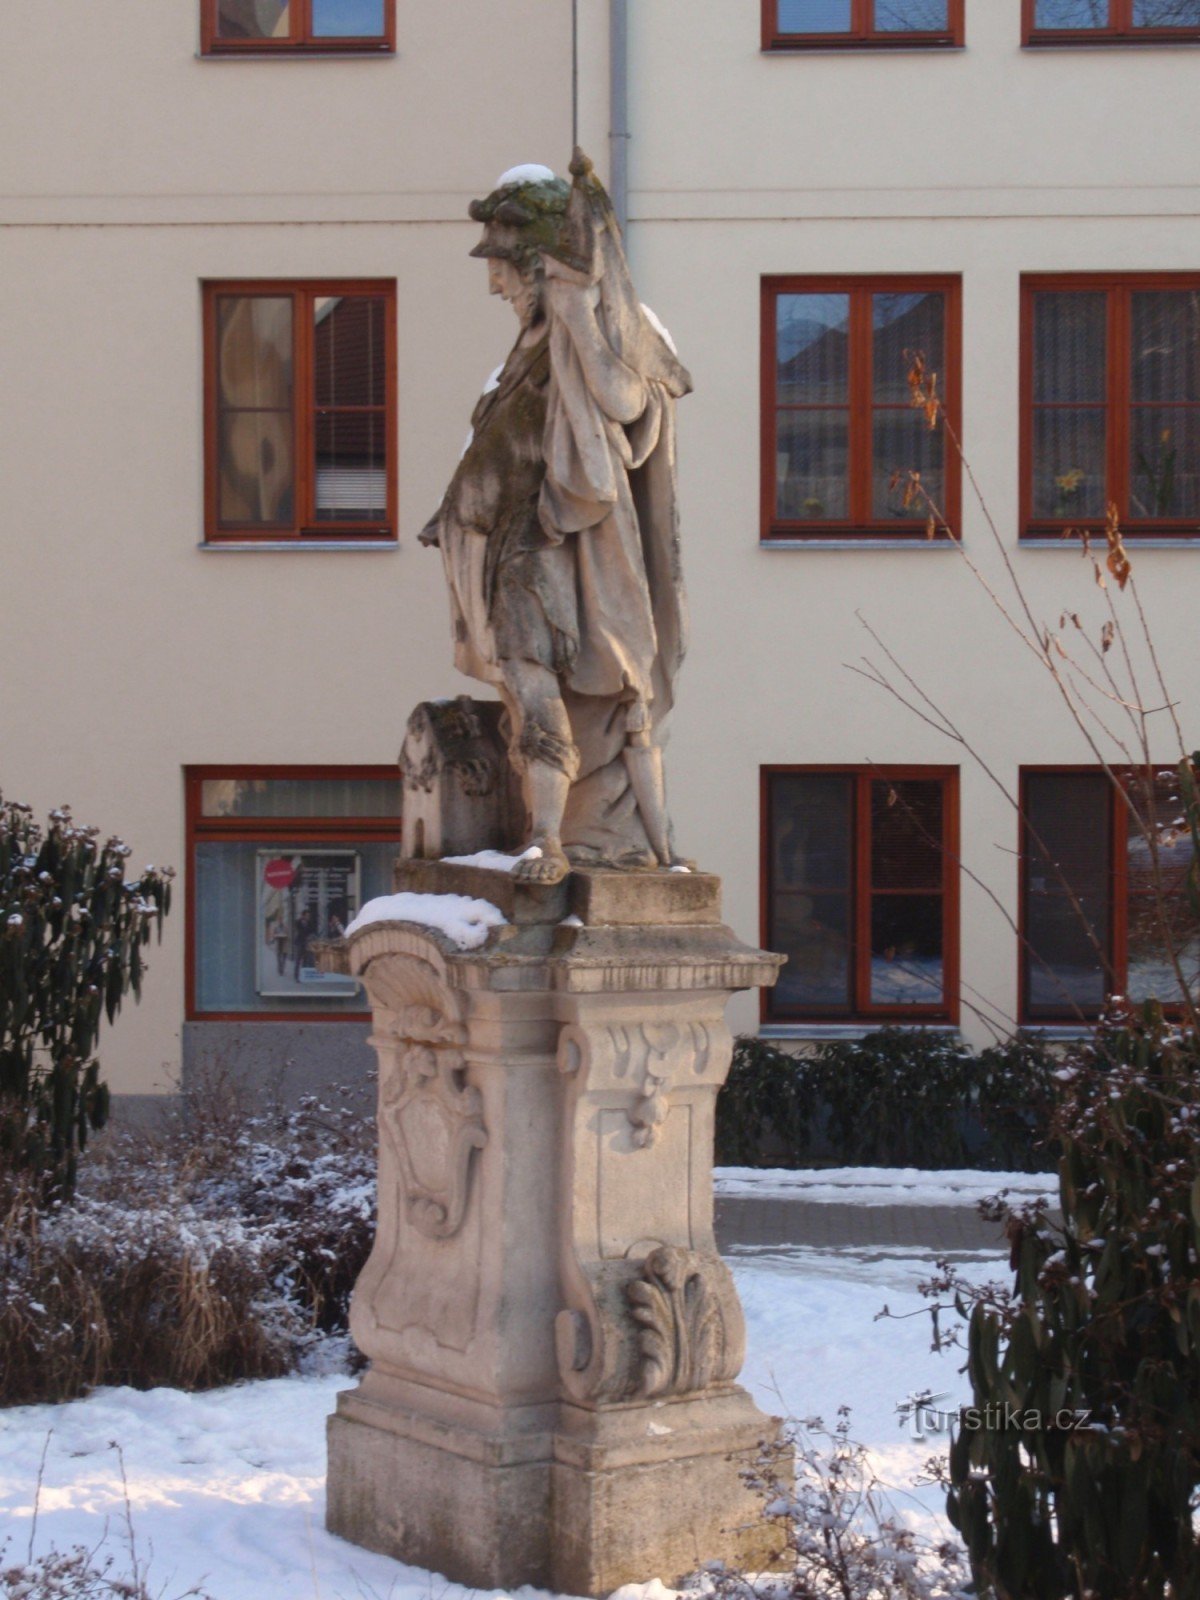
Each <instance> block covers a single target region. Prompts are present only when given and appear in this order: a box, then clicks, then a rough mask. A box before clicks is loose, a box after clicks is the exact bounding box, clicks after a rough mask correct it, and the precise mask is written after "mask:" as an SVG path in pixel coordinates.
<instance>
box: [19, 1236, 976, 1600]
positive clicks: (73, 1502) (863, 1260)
mask: <svg viewBox="0 0 1200 1600" xmlns="http://www.w3.org/2000/svg"><path fill="white" fill-rule="evenodd" d="M729 1259H730V1261H731V1265H732V1266H733V1270H734V1273H735V1276H736V1278H737V1283H738V1288H739V1290H740V1292H741V1296H742V1300H743V1303H744V1305H745V1309H746V1319H747V1326H748V1336H749V1337H748V1344H749V1351H748V1356H747V1361H746V1366H745V1370H744V1373H743V1381H744V1382H745V1383H746V1384H747V1386H748V1387H749V1388H750V1390H751V1392H752V1393H753V1394H754V1396H755V1398H756V1399H757V1400H758V1402H759V1403H760V1405H762V1406H763V1407H764V1408H765V1409H767V1410H770V1411H772V1412H774V1413H776V1414H784V1415H791V1416H793V1417H805V1416H809V1415H812V1414H814V1413H816V1414H820V1415H822V1416H823V1417H824V1418H825V1420H826V1422H827V1423H829V1424H830V1426H832V1425H833V1424H834V1422H835V1421H836V1415H837V1408H838V1406H839V1405H841V1404H843V1403H844V1404H848V1405H850V1406H851V1407H852V1408H853V1430H852V1431H853V1434H854V1436H855V1437H856V1438H858V1439H861V1440H862V1441H863V1442H864V1443H866V1444H867V1445H868V1446H869V1447H870V1450H871V1454H872V1458H873V1461H874V1463H875V1466H876V1469H877V1471H878V1473H879V1475H880V1477H881V1478H882V1479H883V1480H884V1481H885V1482H886V1483H887V1484H888V1485H889V1486H891V1487H892V1488H893V1490H894V1493H893V1503H894V1505H895V1507H896V1509H897V1510H899V1511H901V1512H903V1513H905V1514H906V1515H907V1516H908V1517H909V1518H911V1519H912V1520H913V1521H914V1522H916V1523H920V1524H922V1525H923V1526H924V1527H925V1528H926V1529H927V1530H928V1531H933V1530H932V1524H933V1523H934V1521H935V1519H937V1518H938V1517H939V1516H940V1509H941V1503H942V1495H941V1491H940V1490H937V1489H928V1488H927V1489H924V1490H920V1491H917V1492H913V1491H912V1490H911V1488H910V1485H911V1483H912V1480H913V1478H914V1477H915V1476H916V1475H917V1473H918V1472H919V1470H920V1468H921V1466H922V1465H923V1464H924V1462H925V1461H926V1460H927V1459H928V1457H929V1456H930V1455H931V1454H933V1453H934V1452H935V1451H940V1450H942V1449H944V1445H945V1440H944V1437H943V1438H942V1439H939V1438H938V1437H937V1436H936V1435H933V1434H931V1435H930V1436H929V1438H928V1439H927V1440H925V1441H921V1440H917V1439H913V1438H912V1437H911V1436H910V1432H911V1430H910V1427H909V1425H907V1424H904V1423H903V1422H902V1421H901V1420H900V1419H899V1418H898V1417H897V1414H896V1407H897V1406H898V1405H899V1404H900V1403H901V1402H903V1401H904V1400H905V1398H906V1397H907V1396H909V1395H910V1394H912V1393H914V1392H920V1391H930V1392H932V1393H933V1394H936V1395H944V1396H945V1397H946V1398H945V1400H944V1402H942V1404H943V1405H944V1408H945V1409H946V1410H953V1409H954V1407H955V1406H956V1405H957V1403H958V1402H959V1401H960V1400H963V1399H964V1398H965V1397H966V1380H965V1378H964V1377H962V1376H960V1374H959V1372H958V1368H959V1366H960V1364H961V1359H960V1358H959V1357H957V1356H956V1355H955V1354H954V1353H953V1352H951V1353H949V1354H945V1355H940V1356H939V1355H934V1354H932V1353H931V1351H930V1349H929V1319H928V1317H927V1316H925V1315H923V1314H922V1315H914V1316H909V1317H907V1318H906V1319H905V1320H900V1321H897V1320H887V1321H876V1320H875V1317H876V1314H877V1313H878V1312H879V1311H880V1310H881V1308H882V1307H883V1306H884V1305H885V1304H887V1305H888V1306H889V1307H890V1310H891V1311H892V1313H893V1314H894V1315H895V1314H903V1313H910V1312H919V1311H920V1308H921V1307H922V1305H923V1302H922V1300H921V1298H920V1296H919V1295H918V1293H917V1284H918V1282H919V1281H920V1280H921V1279H922V1278H924V1277H926V1276H928V1275H929V1271H930V1266H931V1262H930V1257H929V1255H928V1254H924V1255H923V1254H921V1253H920V1252H917V1251H912V1250H896V1249H892V1250H876V1249H862V1250H851V1249H845V1250H838V1251H819V1250H814V1249H807V1248H804V1247H801V1246H795V1247H788V1248H787V1249H769V1250H761V1249H756V1250H752V1249H748V1248H747V1249H743V1250H734V1251H733V1252H732V1253H731V1255H730V1258H729ZM965 1269H966V1270H967V1271H968V1272H969V1273H970V1274H971V1275H972V1276H978V1277H979V1278H981V1279H982V1278H987V1277H996V1276H1000V1275H1001V1273H1002V1268H1001V1263H1000V1260H999V1258H998V1257H997V1256H994V1255H986V1256H985V1255H980V1256H974V1257H971V1258H969V1260H968V1261H967V1262H966V1266H965ZM350 1382H351V1380H350V1379H348V1378H346V1377H344V1376H312V1377H293V1378H282V1379H278V1380H275V1381H273V1382H265V1383H248V1384H243V1385H239V1386H237V1387H234V1388H229V1389H221V1390H215V1391H210V1392H208V1393H206V1394H194V1395H189V1394H183V1393H180V1392H178V1391H175V1390H170V1389H159V1390H154V1391H152V1392H150V1393H148V1394H143V1393H138V1392H135V1391H134V1390H131V1389H106V1390H102V1391H101V1392H99V1393H97V1394H95V1395H93V1396H92V1397H91V1398H90V1399H87V1400H80V1401H75V1402H73V1403H71V1404H68V1405H60V1406H28V1407H20V1408H16V1409H13V1410H9V1411H0V1541H2V1540H3V1538H4V1537H5V1535H7V1536H8V1538H9V1539H10V1541H11V1542H10V1546H9V1550H8V1552H7V1556H8V1559H9V1560H11V1559H13V1558H14V1557H15V1556H19V1557H23V1556H24V1554H25V1549H26V1546H27V1543H28V1540H29V1536H30V1527H31V1518H32V1511H33V1506H32V1499H33V1488H34V1484H35V1482H36V1480H37V1476H38V1466H39V1461H40V1459H41V1456H42V1452H43V1449H45V1450H46V1461H45V1471H44V1476H43V1487H42V1491H41V1498H40V1509H39V1515H38V1520H37V1529H36V1547H37V1548H38V1549H39V1550H42V1549H46V1548H48V1547H49V1546H50V1545H52V1544H53V1545H56V1546H57V1547H58V1548H59V1549H65V1548H68V1547H70V1546H73V1545H75V1544H86V1545H89V1546H93V1545H95V1544H96V1543H97V1542H98V1541H99V1540H100V1539H101V1538H102V1537H103V1536H104V1534H105V1528H106V1525H107V1530H108V1538H107V1543H106V1545H105V1549H106V1551H109V1552H112V1553H114V1554H115V1555H116V1556H117V1558H118V1562H119V1563H120V1562H125V1563H126V1564H127V1555H126V1548H125V1545H126V1536H125V1531H124V1529H125V1521H124V1499H123V1491H122V1487H121V1472H120V1462H119V1461H118V1459H117V1456H116V1453H115V1451H114V1449H113V1448H112V1446H113V1444H114V1443H119V1444H120V1446H121V1450H122V1453H123V1456H124V1465H125V1471H126V1475H127V1478H128V1484H129V1499H130V1504H131V1508H132V1520H133V1527H134V1533H135V1536H136V1541H137V1545H138V1548H139V1554H140V1556H141V1559H142V1561H143V1562H145V1561H149V1562H150V1583H149V1587H150V1590H151V1592H153V1593H155V1594H158V1593H160V1592H161V1593H162V1594H163V1595H164V1597H165V1600H171V1597H172V1596H176V1595H179V1594H181V1593H183V1592H184V1591H186V1590H187V1589H188V1588H189V1587H190V1586H191V1585H193V1584H197V1583H201V1584H202V1585H203V1587H204V1589H205V1590H206V1591H207V1592H208V1593H209V1594H211V1595H212V1596H213V1600H308V1597H312V1600H363V1597H364V1596H365V1597H367V1600H374V1597H376V1596H378V1597H380V1600H430V1597H431V1596H436V1597H437V1600H465V1595H466V1591H465V1590H461V1589H458V1588H457V1587H455V1586H454V1585H447V1584H446V1583H445V1582H444V1581H443V1580H441V1579H439V1578H437V1577H431V1576H430V1574H428V1573H426V1572H421V1571H417V1570H416V1569H413V1568H408V1567H402V1566H399V1565H397V1564H396V1563H394V1562H392V1561H388V1560H385V1559H384V1558H383V1557H380V1556H375V1555H371V1554H370V1553H368V1552H367V1551H364V1550H359V1549H356V1548H355V1547H353V1546H351V1545H348V1544H345V1543H343V1542H341V1541H340V1540H338V1539H334V1538H332V1537H331V1536H330V1535H329V1534H327V1533H326V1532H325V1529H324V1525H323V1524H324V1470H325V1418H326V1416H327V1415H328V1413H329V1412H330V1411H331V1410H332V1408H333V1405H334V1400H335V1396H336V1394H337V1391H338V1390H339V1389H341V1388H344V1387H346V1386H347V1385H348V1384H349V1383H350ZM47 1438H49V1444H48V1446H47ZM3 1565H4V1562H3V1561H2V1560H0V1567H2V1566H3ZM655 1576H656V1575H655V1574H652V1573H647V1574H646V1578H647V1579H648V1580H649V1579H651V1578H653V1577H655ZM656 1594H658V1595H659V1596H661V1591H657V1590H652V1591H650V1594H649V1595H643V1596H640V1600H654V1596H655V1595H656ZM630 1600H635V1597H634V1596H631V1597H630Z"/></svg>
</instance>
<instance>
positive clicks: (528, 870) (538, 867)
mask: <svg viewBox="0 0 1200 1600" xmlns="http://www.w3.org/2000/svg"><path fill="white" fill-rule="evenodd" d="M533 843H534V844H535V845H536V846H537V847H538V849H539V850H540V851H541V852H542V853H541V855H540V856H530V858H529V859H528V860H527V861H518V862H517V864H516V866H515V867H514V868H513V877H514V878H517V879H519V881H520V882H521V883H549V884H553V883H561V882H562V881H563V879H564V878H565V877H566V875H567V873H568V872H570V870H571V863H570V862H569V861H568V860H567V858H566V856H565V855H564V854H563V847H562V845H561V843H560V842H559V840H557V839H546V838H541V839H534V840H533Z"/></svg>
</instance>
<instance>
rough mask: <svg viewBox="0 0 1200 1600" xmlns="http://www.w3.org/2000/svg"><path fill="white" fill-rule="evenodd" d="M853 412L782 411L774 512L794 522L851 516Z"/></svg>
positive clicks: (779, 423) (778, 432)
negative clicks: (849, 476) (848, 488)
mask: <svg viewBox="0 0 1200 1600" xmlns="http://www.w3.org/2000/svg"><path fill="white" fill-rule="evenodd" d="M849 436H850V416H849V412H847V411H845V410H841V411H781V412H780V413H779V420H778V426H777V431H776V439H775V473H776V479H775V481H776V494H775V506H776V511H777V513H778V515H779V516H780V517H784V518H787V519H788V520H794V521H804V520H808V521H833V520H837V519H839V518H845V517H846V516H847V514H848V512H847V502H846V477H847V471H848V462H849Z"/></svg>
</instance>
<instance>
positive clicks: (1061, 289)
mask: <svg viewBox="0 0 1200 1600" xmlns="http://www.w3.org/2000/svg"><path fill="white" fill-rule="evenodd" d="M1022 324H1023V326H1022V342H1023V352H1022V379H1021V384H1022V423H1023V425H1022V430H1021V431H1022V458H1023V465H1022V472H1021V476H1022V483H1023V501H1024V505H1023V514H1022V525H1023V529H1024V533H1025V534H1026V535H1027V536H1029V535H1032V536H1035V537H1036V536H1045V535H1051V536H1059V535H1061V534H1062V533H1064V532H1065V531H1066V530H1067V529H1068V528H1086V529H1097V528H1101V527H1103V525H1104V516H1105V510H1106V508H1107V507H1108V505H1109V504H1113V505H1115V506H1116V508H1117V513H1118V515H1119V517H1120V520H1121V527H1122V531H1123V532H1124V533H1125V534H1127V535H1130V536H1133V537H1136V536H1137V535H1139V534H1141V535H1154V536H1156V537H1160V538H1161V537H1167V538H1169V537H1172V536H1176V535H1184V536H1187V535H1191V536H1195V535H1196V534H1197V533H1200V274H1196V273H1193V274H1188V275H1183V274H1169V275H1163V276H1160V277H1122V278H1104V277H1097V276H1080V277H1070V278H1067V277H1056V278H1027V279H1025V280H1024V283H1023V317H1022Z"/></svg>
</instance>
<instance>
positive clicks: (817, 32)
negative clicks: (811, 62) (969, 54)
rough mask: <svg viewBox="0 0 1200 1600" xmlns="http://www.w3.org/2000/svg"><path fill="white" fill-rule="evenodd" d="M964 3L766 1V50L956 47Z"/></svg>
mask: <svg viewBox="0 0 1200 1600" xmlns="http://www.w3.org/2000/svg"><path fill="white" fill-rule="evenodd" d="M963 4H964V0H763V49H764V50H812V49H828V48H829V47H830V46H833V47H838V46H846V45H849V46H851V47H853V46H863V45H867V46H871V47H874V46H877V45H909V46H911V45H953V44H962V42H963Z"/></svg>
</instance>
